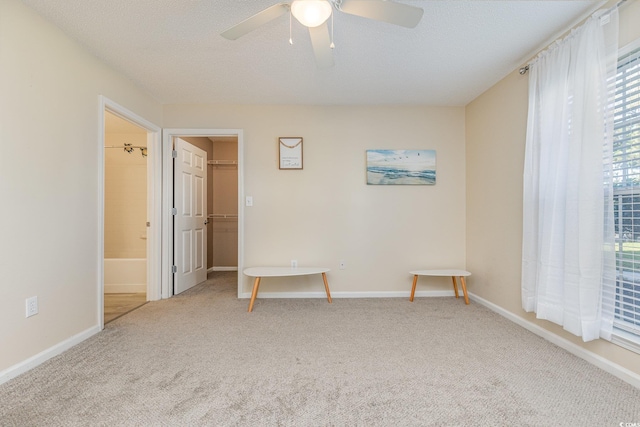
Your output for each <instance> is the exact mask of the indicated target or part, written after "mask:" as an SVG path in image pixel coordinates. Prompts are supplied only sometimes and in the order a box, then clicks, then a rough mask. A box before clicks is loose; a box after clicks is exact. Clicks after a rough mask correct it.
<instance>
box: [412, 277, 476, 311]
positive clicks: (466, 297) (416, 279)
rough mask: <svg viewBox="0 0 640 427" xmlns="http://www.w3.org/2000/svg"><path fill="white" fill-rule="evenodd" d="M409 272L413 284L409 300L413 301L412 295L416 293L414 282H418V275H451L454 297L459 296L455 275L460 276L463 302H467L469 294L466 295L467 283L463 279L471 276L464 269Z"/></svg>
mask: <svg viewBox="0 0 640 427" xmlns="http://www.w3.org/2000/svg"><path fill="white" fill-rule="evenodd" d="M409 274H413V286H412V288H411V297H410V298H409V301H413V297H414V296H415V294H416V284H417V283H418V276H439V277H451V280H453V290H454V291H455V293H456V298H459V295H458V285H457V284H456V277H459V278H460V283H461V284H462V292H463V293H464V302H465V304H469V295H467V284H466V282H465V281H464V278H465V277H466V276H471V273H469V272H468V271H466V270H416V271H410V272H409Z"/></svg>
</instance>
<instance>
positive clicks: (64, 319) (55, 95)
mask: <svg viewBox="0 0 640 427" xmlns="http://www.w3.org/2000/svg"><path fill="white" fill-rule="evenodd" d="M0 94H2V95H1V96H0V120H1V123H0V200H2V209H0V236H1V237H0V241H1V244H0V277H1V279H0V343H1V344H0V348H1V350H0V372H2V371H3V370H4V369H7V368H9V367H11V366H14V365H15V364H18V363H20V362H24V361H25V360H27V359H28V358H30V357H33V356H35V355H37V354H38V353H40V352H42V351H44V350H46V349H50V348H52V347H53V346H55V345H59V344H60V343H62V342H63V341H65V340H68V339H70V338H72V337H73V336H74V335H76V334H80V333H84V332H86V331H88V330H92V329H95V328H97V327H98V325H99V319H98V301H99V296H98V289H99V280H100V278H99V277H98V271H99V270H98V269H99V263H100V262H101V259H100V256H99V252H100V249H99V247H100V243H99V241H100V240H99V239H100V237H99V233H100V229H101V224H99V222H98V221H99V220H98V218H99V217H100V212H99V206H100V203H101V197H102V195H101V194H100V191H99V190H100V180H101V179H102V178H101V176H99V175H100V174H99V171H100V170H101V167H102V166H101V160H100V152H101V150H102V141H101V130H100V123H101V120H102V119H101V117H102V111H100V103H99V100H100V98H99V95H101V94H102V95H105V96H106V97H108V98H109V99H111V100H113V101H114V102H116V103H118V104H120V105H123V106H124V107H126V108H128V109H129V110H131V111H135V112H136V113H137V114H138V115H140V116H142V117H144V118H145V119H147V120H149V121H151V122H154V123H157V124H161V119H162V110H161V107H160V105H159V104H158V103H157V102H155V101H154V100H153V99H152V98H150V97H149V96H147V95H146V94H144V93H142V92H141V91H140V90H139V89H137V88H136V87H135V86H133V85H132V84H131V82H130V81H129V80H128V79H126V78H124V77H122V76H121V75H119V74H117V73H115V72H114V71H113V70H111V69H110V68H108V67H106V66H105V65H104V64H103V63H101V62H100V61H98V60H97V59H96V58H95V57H93V56H91V55H89V54H88V53H87V52H86V50H85V49H84V47H82V46H81V45H80V44H78V43H76V42H74V41H72V40H71V39H69V38H68V37H67V36H66V35H65V34H63V33H62V32H61V31H59V30H58V29H57V28H55V27H54V26H53V25H51V24H50V23H48V22H47V21H44V20H43V19H41V18H40V17H39V16H38V15H36V14H35V13H33V12H32V11H31V10H30V9H28V8H27V7H26V6H25V5H23V4H22V3H21V2H19V1H17V0H0ZM32 296H38V301H39V311H40V312H39V314H38V315H36V316H33V317H30V318H25V299H26V298H28V297H32Z"/></svg>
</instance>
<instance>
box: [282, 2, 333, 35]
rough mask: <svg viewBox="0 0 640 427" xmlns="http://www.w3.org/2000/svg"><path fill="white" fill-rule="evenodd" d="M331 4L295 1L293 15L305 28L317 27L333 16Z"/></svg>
mask: <svg viewBox="0 0 640 427" xmlns="http://www.w3.org/2000/svg"><path fill="white" fill-rule="evenodd" d="M331 12H332V10H331V4H330V3H329V2H328V1H327V0H295V1H294V2H293V3H291V14H292V15H293V16H294V17H295V18H296V19H297V20H298V21H299V22H300V23H301V24H302V25H304V26H305V27H310V28H313V27H317V26H318V25H322V24H323V23H324V22H326V20H327V19H329V17H330V16H331Z"/></svg>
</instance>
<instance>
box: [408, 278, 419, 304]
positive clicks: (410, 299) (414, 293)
mask: <svg viewBox="0 0 640 427" xmlns="http://www.w3.org/2000/svg"><path fill="white" fill-rule="evenodd" d="M417 283H418V275H417V274H415V275H414V276H413V286H411V296H410V297H409V301H411V302H413V297H414V296H415V295H416V284H417Z"/></svg>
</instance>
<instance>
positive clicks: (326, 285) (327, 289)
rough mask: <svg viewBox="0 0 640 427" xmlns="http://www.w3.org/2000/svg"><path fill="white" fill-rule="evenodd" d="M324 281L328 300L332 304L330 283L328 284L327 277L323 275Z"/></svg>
mask: <svg viewBox="0 0 640 427" xmlns="http://www.w3.org/2000/svg"><path fill="white" fill-rule="evenodd" d="M322 280H324V290H325V291H327V300H328V301H329V302H331V292H329V282H327V275H326V274H325V273H322Z"/></svg>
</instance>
